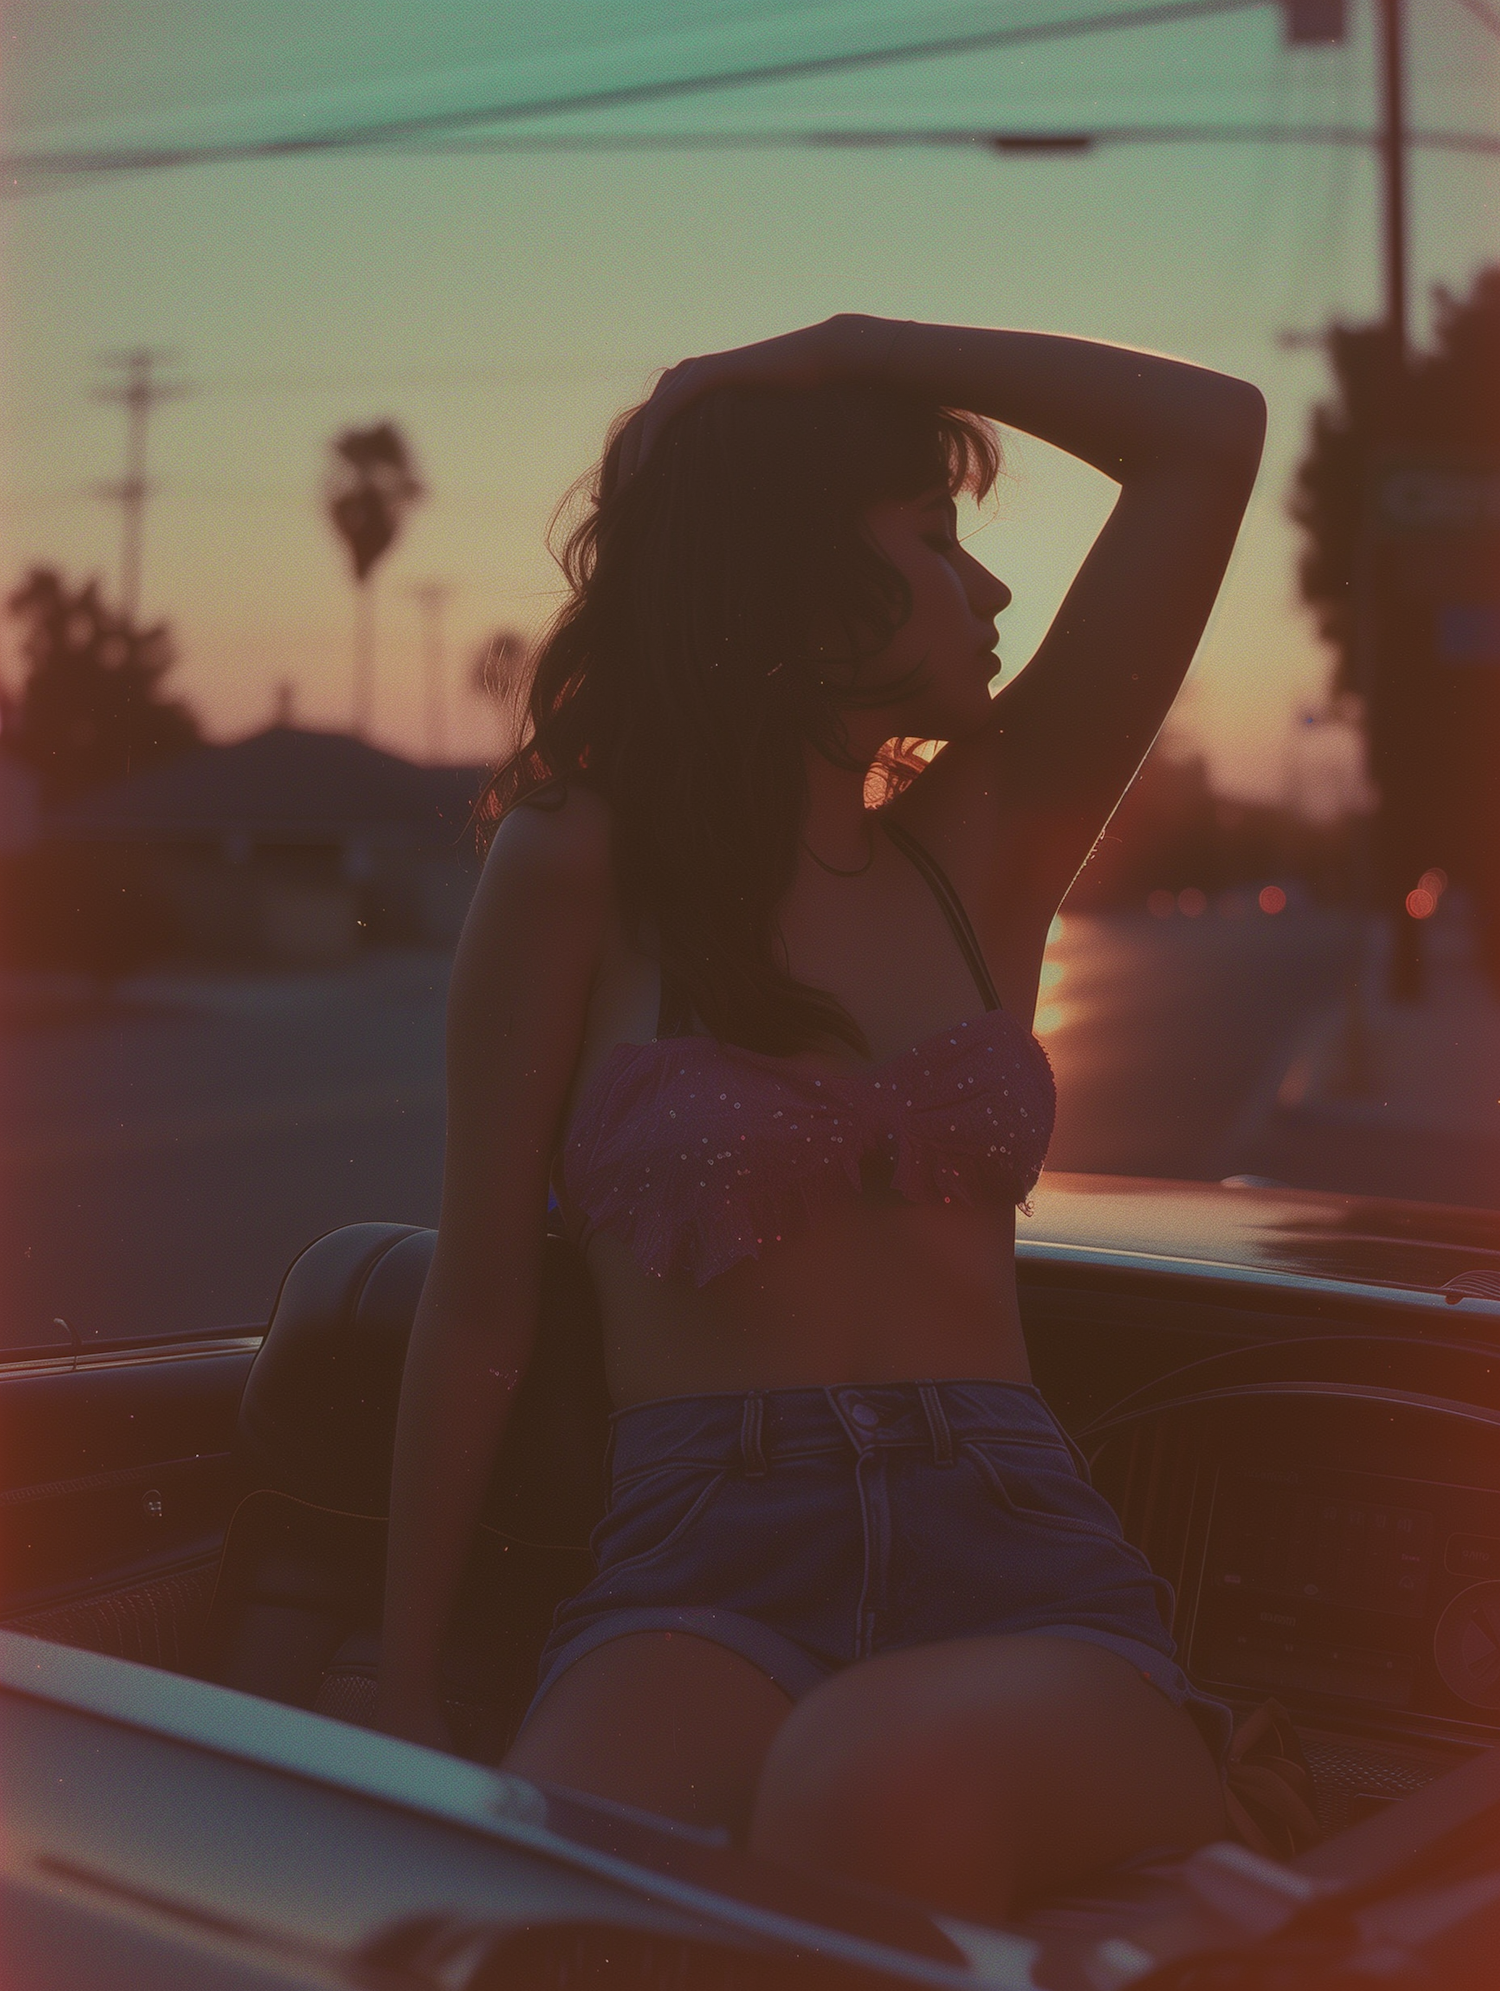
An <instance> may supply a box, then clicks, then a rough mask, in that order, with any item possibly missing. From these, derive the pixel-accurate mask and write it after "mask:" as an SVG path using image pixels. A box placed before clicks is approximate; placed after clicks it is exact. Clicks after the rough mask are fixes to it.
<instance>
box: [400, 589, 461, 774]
mask: <svg viewBox="0 0 1500 1991" xmlns="http://www.w3.org/2000/svg"><path fill="white" fill-rule="evenodd" d="M408 592H409V593H410V594H411V596H412V599H413V600H414V601H415V602H416V604H417V606H418V607H419V608H420V609H421V611H422V625H423V639H424V640H423V646H422V648H423V659H422V662H423V671H422V677H423V701H422V703H423V720H424V725H423V732H424V735H425V741H426V747H427V758H428V759H429V760H430V761H439V760H441V759H442V758H443V756H444V754H445V753H446V752H447V750H448V712H447V703H448V701H447V686H446V684H445V682H444V679H445V675H446V673H445V670H444V660H443V611H444V609H445V608H446V607H447V605H448V600H449V597H450V596H451V595H452V593H453V583H452V582H451V581H418V582H417V583H416V584H415V586H413V587H412V588H411V589H409V590H408Z"/></svg>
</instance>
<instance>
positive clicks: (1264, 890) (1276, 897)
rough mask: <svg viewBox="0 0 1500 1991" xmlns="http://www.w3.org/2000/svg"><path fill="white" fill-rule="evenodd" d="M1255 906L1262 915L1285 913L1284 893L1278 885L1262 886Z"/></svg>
mask: <svg viewBox="0 0 1500 1991" xmlns="http://www.w3.org/2000/svg"><path fill="white" fill-rule="evenodd" d="M1256 904H1257V905H1258V906H1259V907H1260V909H1261V911H1262V912H1263V913H1284V912H1285V911H1286V893H1285V892H1283V891H1282V889H1281V887H1280V886H1279V885H1262V886H1261V888H1260V892H1259V894H1258V896H1257V899H1256Z"/></svg>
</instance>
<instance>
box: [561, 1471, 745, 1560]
mask: <svg viewBox="0 0 1500 1991" xmlns="http://www.w3.org/2000/svg"><path fill="white" fill-rule="evenodd" d="M728 1477H729V1475H728V1473H727V1472H725V1471H724V1470H723V1469H722V1468H721V1467H717V1466H704V1465H665V1466H661V1467H659V1468H658V1469H657V1470H656V1471H654V1472H648V1473H643V1474H642V1475H641V1476H640V1477H639V1478H637V1479H634V1480H632V1481H631V1482H630V1484H629V1485H628V1486H626V1487H624V1488H621V1489H617V1490H616V1493H615V1497H614V1499H613V1500H612V1502H611V1503H610V1508H609V1511H608V1513H607V1514H606V1515H605V1516H604V1519H603V1520H602V1521H601V1522H600V1523H599V1525H598V1526H597V1527H596V1528H595V1530H594V1533H593V1536H592V1537H591V1539H590V1542H589V1547H590V1548H591V1549H592V1550H593V1554H594V1562H595V1566H596V1567H597V1569H598V1571H599V1574H600V1575H601V1576H613V1575H616V1574H618V1573H619V1572H620V1571H622V1570H626V1569H631V1570H635V1569H645V1568H648V1567H649V1566H650V1565H651V1564H653V1563H655V1562H657V1561H659V1560H660V1559H661V1558H663V1557H665V1556H667V1555H670V1554H671V1552H672V1551H673V1550H674V1549H676V1548H678V1547H680V1546H681V1544H682V1543H683V1541H684V1540H685V1539H686V1538H687V1536H688V1535H689V1534H691V1533H692V1531H693V1529H694V1528H696V1527H697V1525H698V1523H699V1522H700V1521H701V1520H702V1519H703V1517H704V1515H705V1514H706V1513H707V1512H708V1510H709V1508H710V1507H712V1506H713V1504H714V1502H715V1501H716V1500H717V1498H718V1496H719V1494H720V1493H721V1492H722V1491H723V1488H724V1483H725V1481H726V1480H727V1479H728Z"/></svg>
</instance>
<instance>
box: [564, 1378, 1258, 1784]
mask: <svg viewBox="0 0 1500 1991" xmlns="http://www.w3.org/2000/svg"><path fill="white" fill-rule="evenodd" d="M591 1546H592V1549H593V1553H594V1557H595V1563H596V1568H597V1572H598V1573H597V1574H596V1575H595V1577H594V1579H593V1581H592V1582H591V1583H589V1584H587V1585H586V1586H585V1587H584V1589H582V1590H580V1591H579V1592H578V1594H577V1595H576V1596H575V1597H570V1598H569V1599H568V1600H567V1601H566V1602H565V1603H563V1604H562V1605H560V1606H559V1608H558V1611H557V1615H556V1617H555V1619H554V1621H553V1627H552V1633H551V1636H550V1638H549V1639H548V1641H547V1644H546V1646H545V1647H544V1649H543V1652H542V1660H541V1672H540V1685H539V1687H538V1690H537V1694H536V1698H535V1699H534V1700H533V1701H532V1704H531V1710H529V1711H528V1712H531V1711H534V1710H535V1708H536V1706H537V1704H538V1702H539V1701H540V1700H541V1698H542V1696H543V1695H544V1694H545V1693H546V1692H547V1691H548V1690H549V1689H550V1688H551V1687H552V1686H553V1685H554V1684H555V1683H556V1681H557V1680H558V1678H559V1677H560V1676H561V1674H562V1673H563V1672H564V1671H565V1670H566V1668H567V1667H569V1666H571V1665H572V1664H573V1662H574V1661H575V1660H577V1659H581V1658H582V1657H583V1655H584V1654H585V1653H587V1652H592V1651H594V1649H595V1648H596V1647H598V1646H601V1645H604V1644H606V1643H607V1642H608V1641H609V1640H610V1639H615V1638H620V1637H622V1636H624V1635H626V1634H628V1633H631V1632H642V1631H675V1632H682V1633H688V1634H691V1635H692V1636H693V1637H696V1638H705V1639H711V1640H713V1641H714V1642H715V1643H716V1644H718V1645H723V1646H727V1647H728V1648H729V1649H730V1650H731V1651H732V1652H737V1653H739V1654H740V1655H741V1656H742V1657H743V1658H745V1659H748V1660H749V1661H750V1662H751V1664H752V1665H754V1666H757V1667H759V1668H760V1669H761V1671H762V1672H764V1673H767V1674H769V1676H770V1677H771V1679H772V1680H774V1681H775V1682H776V1683H777V1685H778V1686H780V1687H781V1688H783V1689H784V1690H785V1692H786V1693H788V1694H789V1695H790V1696H791V1697H792V1698H793V1699H794V1700H796V1699H800V1697H801V1696H802V1695H803V1694H805V1693H807V1692H808V1691H809V1690H810V1689H811V1688H813V1687H815V1686H817V1685H818V1684H819V1682H820V1681H823V1680H826V1679H827V1678H828V1677H829V1675H830V1674H833V1673H836V1672H838V1671H839V1670H840V1669H841V1668H842V1667H845V1666H849V1665H852V1664H853V1663H854V1662H855V1661H856V1660H860V1659H868V1658H871V1657H873V1656H874V1655H875V1654H877V1653H882V1652H899V1651H901V1650H902V1649H903V1648H905V1647H907V1646H914V1645H933V1644H936V1643H938V1642H940V1641H942V1640H944V1639H957V1638H975V1637H982V1636H986V1635H989V1634H993V1633H1005V1632H1046V1633H1047V1634H1048V1635H1049V1636H1056V1637H1061V1638H1080V1639H1085V1640H1087V1641H1088V1642H1089V1643H1090V1644H1092V1645H1102V1646H1104V1647H1105V1648H1106V1650H1108V1651H1110V1652H1117V1653H1119V1654H1120V1656H1121V1657H1122V1658H1123V1659H1125V1660H1127V1661H1128V1662H1129V1663H1130V1664H1131V1665H1132V1666H1134V1667H1135V1668H1136V1669H1137V1671H1138V1672H1140V1673H1141V1674H1142V1675H1143V1676H1144V1677H1145V1678H1146V1679H1147V1680H1149V1681H1150V1683H1151V1684H1152V1686H1154V1687H1157V1688H1159V1689H1160V1691H1161V1692H1162V1693H1163V1694H1165V1695H1166V1697H1167V1699H1168V1700H1169V1701H1171V1702H1172V1704H1173V1706H1174V1707H1186V1708H1187V1709H1188V1711H1189V1713H1190V1714H1191V1715H1192V1717H1193V1719H1194V1720H1195V1721H1196V1722H1197V1724H1198V1726H1199V1728H1200V1729H1201V1730H1202V1732H1203V1735H1204V1739H1205V1740H1206V1742H1207V1743H1208V1746H1209V1748H1210V1750H1211V1751H1212V1753H1213V1755H1214V1758H1215V1760H1216V1761H1217V1762H1218V1763H1219V1765H1220V1769H1221V1772H1222V1768H1223V1764H1224V1759H1225V1751H1226V1750H1227V1748H1228V1744H1229V1736H1230V1731H1231V1729H1232V1726H1233V1720H1234V1717H1233V1714H1232V1712H1231V1710H1230V1709H1229V1708H1228V1707H1226V1706H1225V1704H1224V1703H1223V1702H1222V1701H1216V1700H1211V1699H1209V1698H1207V1697H1206V1696H1204V1695H1202V1694H1199V1693H1197V1692H1196V1691H1195V1690H1194V1689H1193V1687H1192V1686H1191V1685H1190V1684H1189V1682H1188V1680H1187V1677H1186V1675H1185V1674H1184V1673H1183V1672H1182V1669H1181V1668H1180V1667H1179V1666H1178V1665H1177V1663H1176V1658H1175V1654H1176V1647H1175V1646H1174V1644H1173V1642H1172V1636H1171V1631H1170V1629H1169V1628H1170V1625H1171V1620H1172V1608H1173V1595H1172V1586H1171V1585H1170V1584H1169V1583H1168V1582H1167V1581H1166V1579H1165V1578H1164V1577H1161V1576H1157V1575H1155V1574H1154V1573H1153V1571H1152V1569H1151V1566H1150V1564H1149V1563H1148V1562H1147V1561H1146V1558H1145V1557H1144V1556H1143V1555H1142V1554H1141V1553H1140V1551H1139V1550H1138V1549H1135V1548H1132V1547H1131V1546H1130V1544H1129V1543H1128V1542H1127V1541H1126V1540H1125V1539H1124V1537H1123V1535H1122V1533H1121V1531H1120V1523H1119V1520H1118V1518H1117V1517H1116V1515H1115V1511H1114V1509H1113V1508H1112V1507H1111V1506H1110V1504H1109V1502H1108V1501H1107V1500H1105V1499H1104V1497H1103V1496H1102V1495H1101V1494H1099V1493H1097V1492H1095V1490H1094V1488H1093V1487H1092V1485H1091V1484H1090V1483H1089V1473H1088V1464H1087V1461H1086V1460H1085V1459H1084V1457H1083V1455H1082V1453H1081V1452H1080V1451H1079V1450H1078V1448H1077V1446H1076V1445H1075V1444H1074V1443H1073V1441H1072V1439H1071V1438H1069V1437H1068V1435H1067V1433H1066V1432H1065V1431H1064V1430H1063V1429H1062V1427H1061V1426H1060V1425H1059V1424H1058V1422H1057V1420H1056V1418H1054V1417H1053V1415H1052V1413H1051V1411H1050V1410H1049V1409H1048V1408H1047V1405H1046V1404H1045V1402H1044V1401H1043V1399H1042V1396H1041V1394H1040V1392H1039V1391H1038V1390H1037V1389H1036V1388H1035V1387H1034V1386H1033V1385H1032V1384H1030V1383H996V1382H941V1383H938V1382H926V1383H880V1384H873V1385H870V1384H862V1385H859V1386H857V1387H838V1388H829V1389H791V1390H756V1391H751V1392H749V1393H748V1394H735V1395H723V1396H720V1395H714V1396H683V1397H666V1398H663V1399H662V1400H660V1401H659V1402H654V1403H642V1404H637V1405H634V1406H633V1407H632V1408H630V1409H628V1410H622V1411H619V1412H617V1413H616V1415H615V1417H614V1419H613V1421H612V1437H611V1442H610V1502H609V1509H608V1512H607V1513H606V1515H605V1517H604V1519H603V1520H602V1521H601V1522H600V1524H599V1526H598V1528H597V1529H596V1530H595V1532H594V1537H593V1541H592V1544H591Z"/></svg>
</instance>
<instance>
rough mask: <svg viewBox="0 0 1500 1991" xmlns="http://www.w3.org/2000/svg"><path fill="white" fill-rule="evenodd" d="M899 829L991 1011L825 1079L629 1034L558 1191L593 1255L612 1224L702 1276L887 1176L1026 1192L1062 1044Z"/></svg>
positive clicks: (933, 865) (933, 867)
mask: <svg viewBox="0 0 1500 1991" xmlns="http://www.w3.org/2000/svg"><path fill="white" fill-rule="evenodd" d="M882 827H883V828H884V829H885V830H886V831H887V833H888V834H889V835H890V837H891V839H892V841H893V842H895V843H896V844H897V846H898V847H899V848H900V849H902V850H903V851H904V852H905V853H906V855H907V856H908V857H909V858H910V859H911V861H912V862H913V863H914V864H915V865H916V866H917V868H918V870H920V871H921V872H922V874H923V876H924V877H925V878H926V880H927V882H928V884H929V885H930V886H931V887H932V889H933V892H934V894H935V895H936V897H937V900H938V903H939V905H940V906H941V907H942V910H943V912H944V914H945V915H946V917H947V919H948V923H949V925H950V926H951V927H952V929H953V932H954V935H955V937H956V938H957V940H958V943H959V945H960V947H961V948H962V950H963V953H964V957H965V959H966V961H967V963H968V966H969V969H970V972H971V973H972V975H973V977H974V981H975V984H976V986H977V987H978V989H979V993H980V997H981V999H982V1000H983V1002H984V1005H985V1011H986V1014H985V1015H983V1016H980V1017H975V1018H973V1019H971V1020H970V1021H968V1022H965V1023H958V1024H954V1025H952V1026H951V1027H950V1028H948V1029H946V1030H939V1031H937V1032H936V1033H935V1034H934V1035H933V1036H931V1037H927V1038H924V1039H923V1040H922V1042H921V1043H920V1044H914V1045H913V1046H912V1048H911V1049H910V1050H908V1051H901V1052H898V1053H897V1054H896V1056H894V1057H892V1058H886V1059H884V1060H882V1061H881V1062H880V1063H878V1064H869V1065H863V1066H858V1067H855V1068H853V1069H849V1070H844V1071H838V1072H823V1073H819V1074H814V1073H812V1072H810V1071H807V1070H806V1069H804V1068H803V1067H801V1066H798V1065H794V1064H791V1063H790V1062H789V1060H787V1059H786V1058H784V1057H779V1056H776V1055H774V1054H771V1053H768V1052H761V1051H750V1050H746V1049H745V1048H744V1047H743V1046H742V1045H738V1044H725V1043H720V1042H719V1040H718V1039H717V1038H714V1037H706V1036H701V1035H700V1036H686V1037H670V1036H663V1035H662V1034H661V1025H660V1023H658V1034H657V1036H656V1037H655V1038H654V1039H653V1040H652V1042H650V1043H649V1044H616V1045H615V1047H614V1049H613V1050H612V1051H610V1052H609V1053H608V1055H607V1056H606V1057H605V1058H604V1060H603V1062H602V1063H601V1064H600V1066H599V1067H598V1069H597V1070H596V1071H595V1072H594V1073H593V1074H592V1076H591V1077H590V1079H589V1080H588V1083H587V1084H586V1085H585V1087H584V1089H583V1091H582V1093H581V1094H580V1095H579V1099H578V1103H577V1107H576V1110H575V1112H574V1115H573V1120H572V1124H571V1126H570V1127H569V1129H568V1133H567V1136H566V1138H565V1141H564V1145H563V1151H562V1164H561V1169H560V1172H559V1184H558V1187H559V1192H560V1198H561V1201H562V1207H563V1214H564V1218H565V1221H566V1223H567V1225H568V1229H569V1231H570V1232H571V1233H573V1234H574V1235H575V1236H576V1238H577V1241H578V1244H579V1247H580V1249H581V1248H582V1246H583V1245H584V1244H585V1243H586V1241H587V1238H588V1236H589V1235H590V1234H591V1233H592V1232H593V1231H595V1230H607V1231H610V1232H611V1233H613V1234H614V1235H615V1236H617V1237H619V1238H621V1239H622V1240H623V1241H624V1242H625V1243H626V1245H627V1246H628V1247H629V1249H630V1251H631V1253H632V1255H633V1256H634V1258H635V1260H636V1262H637V1263H638V1264H639V1265H640V1266H641V1267H642V1269H643V1270H644V1271H646V1272H650V1273H654V1274H655V1275H656V1276H657V1277H658V1278H668V1277H679V1276H686V1277H688V1278H690V1279H691V1280H692V1281H693V1283H694V1284H695V1285H697V1286H702V1285H705V1284H706V1283H707V1282H708V1281H709V1280H710V1279H714V1278H717V1277H718V1275H719V1274H720V1273H721V1272H726V1271H728V1270H729V1268H730V1267H731V1266H733V1265H735V1264H737V1263H738V1262H739V1261H740V1260H741V1259H742V1258H758V1257H759V1256H760V1254H761V1251H762V1250H763V1249H764V1248H765V1247H766V1246H767V1245H769V1244H774V1243H778V1242H779V1241H780V1240H781V1238H782V1237H784V1236H785V1235H786V1234H787V1233H788V1232H789V1231H790V1230H791V1229H792V1227H793V1226H794V1225H800V1224H801V1223H803V1222H805V1221H807V1220H808V1219H809V1218H811V1217H813V1216H815V1214H816V1212H817V1211H818V1209H819V1208H821V1207H824V1206H825V1205H826V1204H827V1203H828V1202H829V1201H831V1200H833V1199H836V1198H838V1197H847V1196H849V1195H851V1194H854V1195H857V1194H859V1193H860V1191H861V1190H862V1189H864V1188H865V1187H866V1185H867V1181H868V1180H871V1179H873V1180H878V1181H888V1182H889V1183H890V1185H891V1186H892V1187H893V1188H894V1189H895V1190H896V1192H897V1193H898V1194H899V1195H900V1196H902V1197H904V1198H905V1199H906V1201H908V1202H910V1203H955V1202H956V1203H963V1204H967V1205H969V1206H971V1207H976V1206H981V1205H990V1206H993V1205H997V1204H1006V1203H1024V1202H1025V1200H1026V1198H1027V1197H1028V1196H1029V1195H1030V1193H1031V1190H1032V1189H1033V1188H1034V1187H1035V1184H1036V1180H1037V1177H1038V1175H1039V1174H1040V1173H1041V1168H1042V1162H1043V1159H1044V1158H1045V1156H1046V1152H1047V1144H1048V1142H1049V1140H1050V1139H1051V1136H1052V1123H1053V1120H1054V1117H1055V1114H1056V1109H1057V1093H1056V1088H1055V1086H1054V1084H1053V1079H1052V1068H1051V1066H1050V1065H1049V1063H1048V1061H1047V1054H1046V1052H1045V1051H1044V1050H1043V1049H1042V1047H1041V1045H1040V1044H1039V1043H1038V1042H1037V1040H1036V1038H1035V1037H1033V1036H1032V1035H1031V1034H1030V1033H1029V1032H1028V1031H1026V1030H1024V1029H1022V1027H1021V1025H1020V1024H1019V1023H1017V1022H1016V1021H1015V1020H1014V1019H1013V1018H1012V1017H1011V1016H1009V1015H1008V1014H1007V1013H1006V1011H1005V1010H1003V1009H1002V1008H1001V1007H1000V1000H999V997H998V996H997V995H996V994H995V988H994V984H993V983H992V982H991V980H990V976H989V971H988V969H987V968H986V967H985V964H984V957H983V955H982V954H981V953H980V951H979V944H978V941H977V940H976V939H975V937H974V930H973V928H972V926H971V925H970V924H969V919H968V915H967V914H966V913H965V911H964V909H963V906H962V904H961V902H960V901H959V898H958V895H957V893H956V892H954V890H953V887H952V885H951V884H950V883H949V881H948V878H947V875H946V874H945V873H944V872H943V871H942V870H941V869H940V867H939V866H938V863H937V860H936V859H935V858H934V857H932V856H931V855H930V854H929V852H927V851H926V850H924V849H923V847H922V846H921V845H920V844H919V843H918V842H917V841H916V839H915V838H914V837H913V836H912V835H911V832H910V831H909V830H907V829H905V828H904V827H902V826H901V825H899V824H896V823H893V822H890V821H888V820H886V819H885V818H882ZM662 1007H663V1012H665V1009H666V995H665V992H664V993H663V1005H662Z"/></svg>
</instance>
